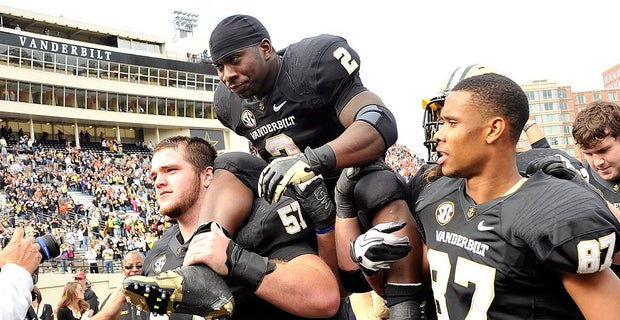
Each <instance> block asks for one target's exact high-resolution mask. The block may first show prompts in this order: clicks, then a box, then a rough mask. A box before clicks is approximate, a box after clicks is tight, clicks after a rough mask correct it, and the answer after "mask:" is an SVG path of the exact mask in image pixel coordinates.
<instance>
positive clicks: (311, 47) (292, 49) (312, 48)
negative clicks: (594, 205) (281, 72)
mask: <svg viewBox="0 0 620 320" xmlns="http://www.w3.org/2000/svg"><path fill="white" fill-rule="evenodd" d="M343 43H344V44H346V43H347V40H346V39H345V38H343V37H341V36H337V35H331V34H320V35H317V36H314V37H309V38H304V39H302V40H301V41H299V42H296V43H293V44H291V45H289V46H288V47H287V48H286V49H285V50H283V53H284V54H289V55H311V54H313V53H320V52H323V51H324V50H326V49H327V48H329V47H331V46H333V45H334V44H343Z"/></svg>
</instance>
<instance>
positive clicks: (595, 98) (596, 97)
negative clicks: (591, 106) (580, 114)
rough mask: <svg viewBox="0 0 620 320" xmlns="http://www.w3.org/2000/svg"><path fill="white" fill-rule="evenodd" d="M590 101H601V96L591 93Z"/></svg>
mask: <svg viewBox="0 0 620 320" xmlns="http://www.w3.org/2000/svg"><path fill="white" fill-rule="evenodd" d="M592 100H594V101H598V100H602V99H601V94H600V93H593V94H592Z"/></svg>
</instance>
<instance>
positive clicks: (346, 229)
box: [335, 217, 362, 271]
mask: <svg viewBox="0 0 620 320" xmlns="http://www.w3.org/2000/svg"><path fill="white" fill-rule="evenodd" d="M360 234H362V233H361V231H360V227H359V221H358V219H357V218H340V217H337V218H336V235H335V238H336V239H335V242H336V256H337V257H338V266H339V267H340V269H342V270H344V271H354V270H357V269H359V267H358V265H357V263H355V261H353V259H351V241H353V240H355V239H356V238H357V237H358V236H359V235H360Z"/></svg>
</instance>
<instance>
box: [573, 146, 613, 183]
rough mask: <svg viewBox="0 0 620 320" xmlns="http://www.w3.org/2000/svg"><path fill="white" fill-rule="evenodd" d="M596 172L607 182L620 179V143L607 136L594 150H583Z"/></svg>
mask: <svg viewBox="0 0 620 320" xmlns="http://www.w3.org/2000/svg"><path fill="white" fill-rule="evenodd" d="M581 151H582V152H583V154H584V156H585V158H586V161H588V164H589V165H590V167H591V168H592V169H594V171H595V172H596V173H597V174H598V175H600V176H601V178H603V179H605V180H607V181H617V180H619V179H620V141H619V140H618V139H617V138H614V137H611V136H607V137H605V139H603V140H601V141H600V142H599V143H597V144H596V145H594V146H593V147H592V148H588V149H581Z"/></svg>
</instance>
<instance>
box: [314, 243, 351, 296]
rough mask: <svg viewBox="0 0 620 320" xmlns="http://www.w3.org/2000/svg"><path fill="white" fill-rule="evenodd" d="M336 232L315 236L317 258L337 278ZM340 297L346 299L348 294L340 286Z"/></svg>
mask: <svg viewBox="0 0 620 320" xmlns="http://www.w3.org/2000/svg"><path fill="white" fill-rule="evenodd" d="M335 236H336V232H335V231H331V232H328V233H325V234H317V235H316V237H317V242H318V247H319V257H321V259H323V261H325V263H327V265H328V266H329V269H330V270H331V271H332V273H333V274H334V275H335V276H336V278H338V258H337V253H336V252H337V251H336V249H337V248H336V240H335ZM339 287H340V296H341V297H346V296H347V295H349V293H348V292H347V291H346V290H345V289H344V288H343V287H342V286H341V285H340V286H339Z"/></svg>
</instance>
